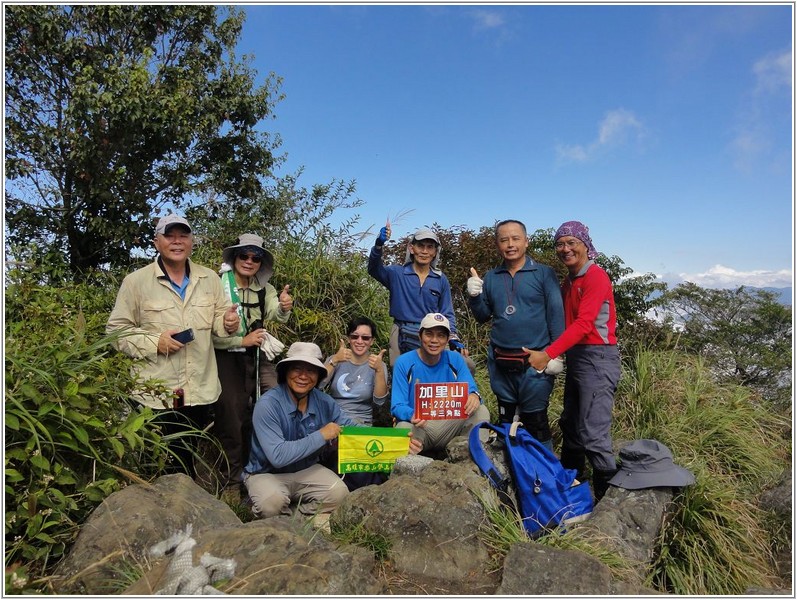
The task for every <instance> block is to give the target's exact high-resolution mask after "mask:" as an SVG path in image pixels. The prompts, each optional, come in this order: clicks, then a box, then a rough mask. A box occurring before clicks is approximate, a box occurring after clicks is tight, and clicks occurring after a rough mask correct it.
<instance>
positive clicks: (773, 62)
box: [753, 50, 792, 94]
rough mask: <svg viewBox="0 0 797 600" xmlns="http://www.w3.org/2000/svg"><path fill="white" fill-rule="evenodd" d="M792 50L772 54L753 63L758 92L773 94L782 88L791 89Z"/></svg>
mask: <svg viewBox="0 0 797 600" xmlns="http://www.w3.org/2000/svg"><path fill="white" fill-rule="evenodd" d="M791 72H792V70H791V52H789V51H788V50H786V51H784V52H781V53H780V54H770V55H768V56H765V57H764V58H762V59H761V60H759V61H757V62H756V63H755V64H754V65H753V74H754V75H755V77H756V88H755V91H756V93H759V94H772V93H776V92H777V91H778V90H779V89H780V88H785V89H786V90H789V89H791Z"/></svg>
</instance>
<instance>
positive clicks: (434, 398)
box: [415, 382, 468, 421]
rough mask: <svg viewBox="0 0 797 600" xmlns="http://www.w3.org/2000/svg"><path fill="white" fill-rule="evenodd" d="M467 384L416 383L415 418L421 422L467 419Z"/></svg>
mask: <svg viewBox="0 0 797 600" xmlns="http://www.w3.org/2000/svg"><path fill="white" fill-rule="evenodd" d="M467 401H468V384H467V383H462V382H453V383H416V384H415V416H416V418H418V419H422V420H426V421H429V420H439V419H467V418H468V415H467V413H466V412H465V403H466V402H467Z"/></svg>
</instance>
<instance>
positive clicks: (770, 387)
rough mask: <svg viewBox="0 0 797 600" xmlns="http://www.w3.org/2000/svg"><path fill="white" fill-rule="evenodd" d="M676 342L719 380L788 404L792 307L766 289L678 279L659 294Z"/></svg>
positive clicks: (789, 395) (789, 393) (789, 394)
mask: <svg viewBox="0 0 797 600" xmlns="http://www.w3.org/2000/svg"><path fill="white" fill-rule="evenodd" d="M664 308H665V310H666V311H667V312H668V313H669V314H670V320H671V321H672V322H673V323H674V325H676V326H677V327H682V328H683V334H682V338H681V343H682V344H683V345H685V347H686V348H687V349H689V350H692V351H694V352H696V353H699V354H701V355H703V356H705V357H706V358H707V360H708V361H709V364H710V365H711V366H712V367H713V369H714V370H715V371H716V373H717V374H718V375H719V376H720V378H722V379H725V380H733V381H735V382H737V383H739V384H741V385H744V386H748V387H751V388H753V389H755V390H757V391H758V392H760V393H761V394H762V396H763V397H765V398H767V399H769V400H772V401H775V402H781V403H784V404H785V403H787V402H788V400H789V398H790V397H791V364H792V311H791V307H789V306H784V305H782V304H780V303H779V302H777V300H776V295H775V294H773V293H771V292H767V291H765V290H756V289H752V288H746V287H739V288H737V289H735V290H714V289H706V288H702V287H700V286H698V285H695V284H694V283H689V282H687V283H682V284H680V285H678V286H676V287H675V288H674V289H672V290H670V291H669V292H668V293H667V294H666V295H665V298H664Z"/></svg>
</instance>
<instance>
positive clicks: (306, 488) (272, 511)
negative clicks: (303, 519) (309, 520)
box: [244, 464, 349, 518]
mask: <svg viewBox="0 0 797 600" xmlns="http://www.w3.org/2000/svg"><path fill="white" fill-rule="evenodd" d="M244 485H245V486H246V490H247V491H248V492H249V498H251V500H252V513H253V514H254V515H255V516H256V517H258V518H265V517H275V516H277V515H290V514H292V511H291V504H292V503H293V504H296V505H298V507H297V510H298V511H299V512H301V513H302V514H303V515H307V516H312V515H314V514H316V513H327V512H332V511H333V510H335V508H337V507H338V505H339V504H340V503H341V502H343V500H344V498H346V495H347V494H348V493H349V489H348V488H347V487H346V484H344V483H343V481H342V480H341V478H340V477H338V475H337V474H336V473H333V472H332V471H330V470H329V469H327V468H326V467H323V466H321V465H319V464H315V465H313V466H312V467H307V468H306V469H303V470H302V471H297V472H296V473H256V474H254V475H247V476H246V479H244Z"/></svg>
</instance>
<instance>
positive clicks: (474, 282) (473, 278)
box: [468, 267, 484, 298]
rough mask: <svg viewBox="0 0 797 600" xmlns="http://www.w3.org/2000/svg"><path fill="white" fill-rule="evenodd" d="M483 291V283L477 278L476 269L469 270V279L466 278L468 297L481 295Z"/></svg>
mask: <svg viewBox="0 0 797 600" xmlns="http://www.w3.org/2000/svg"><path fill="white" fill-rule="evenodd" d="M483 289H484V281H482V279H481V278H480V277H479V274H478V273H477V272H476V269H474V268H473V267H471V268H470V277H469V278H468V295H469V296H472V297H474V298H475V297H476V296H478V295H479V294H481V293H482V290H483Z"/></svg>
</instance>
